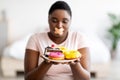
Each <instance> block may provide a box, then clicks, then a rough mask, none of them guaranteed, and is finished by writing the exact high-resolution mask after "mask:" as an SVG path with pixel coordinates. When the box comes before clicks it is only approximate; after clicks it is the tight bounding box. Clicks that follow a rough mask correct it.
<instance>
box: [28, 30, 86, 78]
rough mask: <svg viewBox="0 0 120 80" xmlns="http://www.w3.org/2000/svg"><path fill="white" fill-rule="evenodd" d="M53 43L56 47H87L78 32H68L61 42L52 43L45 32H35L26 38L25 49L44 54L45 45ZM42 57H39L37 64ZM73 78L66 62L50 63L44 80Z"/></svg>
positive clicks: (75, 48) (74, 48)
mask: <svg viewBox="0 0 120 80" xmlns="http://www.w3.org/2000/svg"><path fill="white" fill-rule="evenodd" d="M52 44H54V45H55V46H56V47H59V46H64V47H66V48H68V49H72V50H78V49H80V48H84V47H88V46H87V43H86V40H85V38H84V36H83V35H82V34H80V33H78V32H70V31H69V33H68V36H67V38H66V40H65V41H64V42H62V43H61V44H56V43H54V42H53V41H52V40H51V39H50V38H49V36H48V34H47V32H42V33H35V34H33V35H32V36H31V37H30V39H29V40H28V43H27V46H26V49H32V50H35V51H39V52H40V55H41V54H44V50H45V48H46V47H48V46H51V45H52ZM42 61H43V59H42V58H41V57H39V64H41V62H42ZM64 79H65V80H73V77H72V71H71V68H70V66H69V65H68V64H58V65H52V66H51V67H50V69H49V70H48V72H47V73H46V76H45V78H44V80H64Z"/></svg>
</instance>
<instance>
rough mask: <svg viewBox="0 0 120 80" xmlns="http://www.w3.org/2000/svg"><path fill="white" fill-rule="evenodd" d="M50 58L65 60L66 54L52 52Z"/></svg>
mask: <svg viewBox="0 0 120 80" xmlns="http://www.w3.org/2000/svg"><path fill="white" fill-rule="evenodd" d="M49 58H50V59H53V60H63V59H64V54H63V53H62V52H50V54H49Z"/></svg>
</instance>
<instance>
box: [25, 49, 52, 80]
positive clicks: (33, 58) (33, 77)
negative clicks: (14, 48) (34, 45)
mask: <svg viewBox="0 0 120 80" xmlns="http://www.w3.org/2000/svg"><path fill="white" fill-rule="evenodd" d="M38 61H39V52H38V51H34V50H30V49H26V52H25V59H24V69H25V80H42V79H43V77H44V75H45V74H46V72H47V71H48V69H49V68H50V67H51V65H52V64H51V63H46V62H45V61H43V62H42V63H41V64H40V65H38Z"/></svg>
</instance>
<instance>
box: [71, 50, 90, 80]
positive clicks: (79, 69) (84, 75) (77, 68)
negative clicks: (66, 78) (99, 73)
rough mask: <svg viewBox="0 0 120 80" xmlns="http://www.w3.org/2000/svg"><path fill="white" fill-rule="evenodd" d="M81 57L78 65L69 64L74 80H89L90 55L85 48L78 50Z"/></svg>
mask: <svg viewBox="0 0 120 80" xmlns="http://www.w3.org/2000/svg"><path fill="white" fill-rule="evenodd" d="M78 51H79V52H80V53H81V54H82V57H81V58H80V63H74V64H70V67H71V69H72V72H73V76H74V79H75V80H90V55H89V50H88V49H87V48H82V49H79V50H78Z"/></svg>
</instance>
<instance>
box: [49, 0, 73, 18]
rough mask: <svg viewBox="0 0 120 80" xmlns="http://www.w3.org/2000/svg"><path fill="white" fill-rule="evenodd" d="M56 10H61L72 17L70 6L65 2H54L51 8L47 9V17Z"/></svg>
mask: <svg viewBox="0 0 120 80" xmlns="http://www.w3.org/2000/svg"><path fill="white" fill-rule="evenodd" d="M57 9H63V10H66V11H67V12H68V14H69V15H70V16H71V17H72V12H71V9H70V6H69V5H68V4H67V3H66V2H65V1H56V2H55V3H54V4H53V5H52V6H51V8H50V9H49V13H48V14H49V15H50V14H52V12H54V11H55V10H57Z"/></svg>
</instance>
